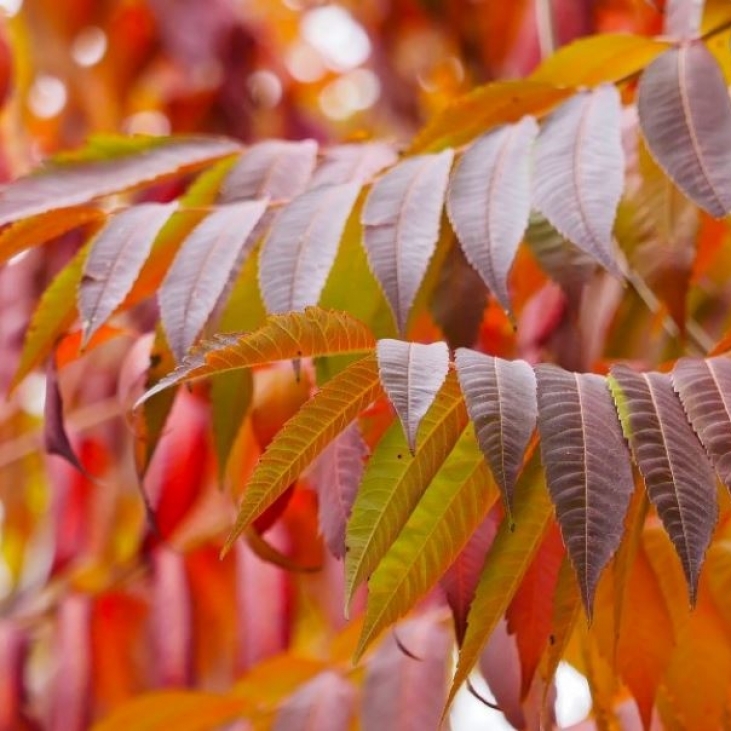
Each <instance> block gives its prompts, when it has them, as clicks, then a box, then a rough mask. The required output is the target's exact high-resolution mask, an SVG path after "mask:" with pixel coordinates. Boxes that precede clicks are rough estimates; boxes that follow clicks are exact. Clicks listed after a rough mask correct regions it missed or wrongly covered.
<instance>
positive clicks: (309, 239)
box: [259, 183, 360, 313]
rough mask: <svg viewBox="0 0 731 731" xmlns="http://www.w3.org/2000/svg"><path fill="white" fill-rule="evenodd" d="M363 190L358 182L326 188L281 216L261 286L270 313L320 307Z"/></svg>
mask: <svg viewBox="0 0 731 731" xmlns="http://www.w3.org/2000/svg"><path fill="white" fill-rule="evenodd" d="M359 192H360V187H359V185H358V184H357V183H346V184H343V185H329V186H321V187H318V188H314V189H312V190H309V191H307V192H306V193H303V194H302V195H300V196H298V197H297V198H295V199H294V200H293V201H292V202H291V203H290V204H289V205H288V206H287V207H286V208H285V209H284V210H283V211H282V212H281V213H280V214H279V216H278V217H277V219H276V221H275V222H274V224H273V226H272V229H271V231H270V233H269V236H267V238H266V240H265V241H264V244H263V246H262V249H261V255H260V260H259V286H260V288H261V294H262V297H263V299H264V303H265V304H266V307H267V310H268V311H269V312H272V313H284V312H290V311H292V310H301V309H303V308H305V307H308V306H310V305H316V304H317V302H318V300H319V299H320V295H321V294H322V290H323V288H324V287H325V282H326V281H327V278H328V275H329V274H330V270H331V269H332V266H333V263H334V262H335V257H336V255H337V253H338V245H339V243H340V238H341V236H342V235H343V231H344V229H345V224H346V222H347V220H348V216H349V215H350V212H351V210H352V208H353V206H354V205H355V201H356V199H357V198H358V193H359Z"/></svg>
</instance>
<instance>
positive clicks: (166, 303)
mask: <svg viewBox="0 0 731 731" xmlns="http://www.w3.org/2000/svg"><path fill="white" fill-rule="evenodd" d="M265 210H266V201H248V202H243V203H233V204H230V205H224V206H219V207H218V208H216V209H215V210H214V211H213V212H212V213H211V214H210V215H208V216H207V217H206V218H204V219H203V221H201V223H199V224H198V225H197V226H196V227H195V229H193V231H192V232H191V233H190V235H189V236H188V238H187V239H186V240H185V242H184V243H183V245H182V247H181V248H180V250H179V251H178V253H177V255H176V257H175V260H174V261H173V264H172V266H171V267H170V269H169V270H168V273H167V276H166V277H165V279H164V281H163V283H162V286H161V288H160V292H159V300H160V317H161V319H162V324H163V326H164V328H165V334H166V335H167V338H168V342H169V343H170V349H171V350H172V351H173V354H174V355H175V357H176V359H177V360H178V361H180V360H182V358H183V356H184V355H185V353H186V352H187V351H188V349H189V348H190V346H191V345H192V344H193V343H194V342H195V339H196V338H197V337H198V334H199V333H200V331H201V329H202V328H203V326H204V325H205V323H206V320H207V319H208V317H209V316H210V314H211V312H212V311H213V308H214V307H215V305H216V302H217V301H218V298H219V296H220V295H221V292H223V290H224V288H225V286H226V282H227V281H228V279H229V276H230V273H231V270H232V268H233V267H234V266H235V264H236V262H237V261H238V260H239V259H240V254H241V253H242V251H243V250H244V246H245V244H246V242H247V240H248V239H249V234H250V233H251V232H252V231H253V229H254V227H255V226H256V224H257V222H258V221H259V220H260V219H261V217H262V216H263V215H264V211H265Z"/></svg>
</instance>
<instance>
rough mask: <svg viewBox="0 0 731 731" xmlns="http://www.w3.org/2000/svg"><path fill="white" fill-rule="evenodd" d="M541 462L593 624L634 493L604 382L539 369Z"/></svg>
mask: <svg viewBox="0 0 731 731" xmlns="http://www.w3.org/2000/svg"><path fill="white" fill-rule="evenodd" d="M536 378H537V381H538V431H539V432H540V435H541V458H542V460H543V464H544V466H545V468H546V480H547V482H548V489H549V492H550V493H551V499H552V501H553V504H554V505H555V506H556V518H557V519H558V523H559V525H560V526H561V535H562V536H563V540H564V543H565V544H566V549H567V550H568V553H569V556H570V557H571V561H572V563H573V565H574V568H575V569H576V573H577V574H578V577H579V586H580V588H581V598H582V600H583V602H584V607H585V608H586V612H587V615H588V616H589V617H591V614H592V607H593V604H594V593H595V591H596V585H597V582H598V581H599V577H600V576H601V573H602V571H603V570H604V567H605V566H606V565H607V563H608V562H609V559H610V558H611V557H612V556H613V554H614V552H615V551H616V550H617V547H618V546H619V543H620V541H621V540H622V533H623V525H624V523H623V521H624V516H625V514H626V512H627V508H628V506H629V501H630V498H631V497H632V493H633V492H634V488H635V485H634V478H633V476H632V465H631V462H630V455H629V451H628V450H627V444H626V443H625V441H624V438H623V436H622V429H621V427H620V424H619V421H618V419H617V415H616V411H615V408H614V404H613V403H612V397H611V395H610V393H609V391H608V390H607V385H606V381H605V379H604V378H603V377H602V376H598V375H596V374H593V373H583V374H580V373H569V372H568V371H564V370H562V369H560V368H557V367H555V366H551V365H540V366H538V367H537V368H536Z"/></svg>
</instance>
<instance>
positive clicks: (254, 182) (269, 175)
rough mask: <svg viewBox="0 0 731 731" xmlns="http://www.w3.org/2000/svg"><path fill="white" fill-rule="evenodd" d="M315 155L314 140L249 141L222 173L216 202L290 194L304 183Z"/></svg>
mask: <svg viewBox="0 0 731 731" xmlns="http://www.w3.org/2000/svg"><path fill="white" fill-rule="evenodd" d="M316 158H317V142H315V141H314V140H300V141H298V142H289V141H284V140H267V141H266V142H260V143H258V144H256V145H252V146H251V147H250V148H249V149H248V150H246V152H244V154H243V155H242V156H241V159H240V160H239V162H238V163H236V165H235V166H234V168H233V169H232V170H231V172H229V174H228V176H227V177H226V180H225V181H224V183H223V186H222V187H221V194H220V196H219V203H231V202H232V201H240V200H250V199H255V198H270V199H271V200H282V199H289V198H294V197H295V196H297V195H299V194H300V193H302V192H303V191H304V190H305V188H306V187H307V183H308V182H309V180H310V177H311V176H312V171H313V170H314V169H315V160H316Z"/></svg>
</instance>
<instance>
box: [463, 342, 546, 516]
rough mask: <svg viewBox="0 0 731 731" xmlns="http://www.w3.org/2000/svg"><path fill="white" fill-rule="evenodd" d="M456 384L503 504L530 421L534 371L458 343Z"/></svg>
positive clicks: (519, 461) (532, 418)
mask: <svg viewBox="0 0 731 731" xmlns="http://www.w3.org/2000/svg"><path fill="white" fill-rule="evenodd" d="M455 359H456V363H457V375H458V377H459V384H460V386H461V387H462V391H463V393H464V395H465V400H466V401H467V410H468V411H469V414H470V418H471V419H472V421H473V422H474V423H475V430H476V432H477V439H478V441H479V443H480V449H481V450H482V453H483V454H484V455H485V459H486V460H487V463H488V465H490V469H491V470H492V474H493V475H494V477H495V480H496V482H497V483H498V485H499V486H500V491H501V492H502V494H503V498H504V500H505V504H506V506H507V508H508V510H511V508H512V504H513V489H514V487H515V482H516V480H517V479H518V474H519V473H520V469H521V467H522V466H523V456H524V454H525V450H526V447H527V446H528V442H529V441H530V438H531V436H532V434H533V431H534V430H535V427H536V417H537V415H538V404H537V401H536V377H535V375H534V373H533V369H532V368H531V367H530V366H529V365H528V363H526V362H525V361H523V360H515V361H507V360H503V359H502V358H493V357H491V356H488V355H483V354H481V353H477V352H475V351H473V350H468V349H466V348H460V349H459V350H458V351H457V353H456V356H455Z"/></svg>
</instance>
